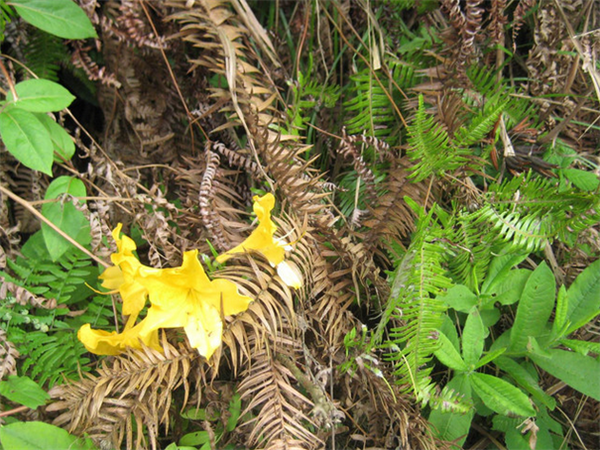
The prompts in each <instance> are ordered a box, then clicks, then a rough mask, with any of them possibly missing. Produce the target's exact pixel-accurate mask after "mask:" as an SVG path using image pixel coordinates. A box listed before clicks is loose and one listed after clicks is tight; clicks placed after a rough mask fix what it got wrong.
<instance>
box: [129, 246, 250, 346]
mask: <svg viewBox="0 0 600 450" xmlns="http://www.w3.org/2000/svg"><path fill="white" fill-rule="evenodd" d="M138 275H139V276H138V277H137V281H138V282H139V283H140V284H141V285H142V286H144V288H145V289H146V290H147V291H148V293H149V299H150V303H151V305H152V306H151V307H150V308H149V309H148V315H147V316H146V319H144V322H145V325H144V329H143V331H142V332H141V334H143V335H146V334H148V333H149V332H150V330H154V329H158V328H176V327H183V328H184V329H185V331H186V333H187V335H188V339H189V340H190V344H191V345H192V347H194V348H197V349H198V351H199V352H200V354H201V355H203V356H205V357H206V358H210V356H211V355H212V354H213V352H214V351H215V349H216V348H217V347H218V346H219V345H221V334H222V329H223V323H222V319H221V318H222V317H224V316H229V315H232V314H237V313H240V312H242V311H245V310H246V309H248V305H249V304H250V303H251V302H252V299H251V298H250V297H247V296H244V295H241V294H240V293H239V292H238V290H237V286H236V285H235V283H233V282H231V281H229V280H223V279H216V280H213V281H211V280H210V279H209V278H208V276H206V273H205V272H204V268H203V267H202V264H200V261H199V260H198V251H197V250H191V251H188V252H185V253H184V255H183V263H182V265H181V267H177V268H174V269H151V268H141V269H140V270H139V272H138Z"/></svg>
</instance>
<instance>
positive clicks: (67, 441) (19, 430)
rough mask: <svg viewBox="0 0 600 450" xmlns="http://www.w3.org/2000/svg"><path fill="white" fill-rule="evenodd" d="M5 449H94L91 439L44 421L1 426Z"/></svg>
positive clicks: (0, 435)
mask: <svg viewBox="0 0 600 450" xmlns="http://www.w3.org/2000/svg"><path fill="white" fill-rule="evenodd" d="M0 442H1V443H2V448H3V450H23V449H27V450H57V449H69V450H92V449H94V448H95V447H94V445H93V443H92V441H91V440H90V439H86V440H83V439H81V438H78V437H76V436H72V435H70V434H69V433H67V431H66V430H63V429H62V428H59V427H56V426H54V425H50V424H47V423H44V422H16V423H11V424H10V425H4V426H3V427H2V428H0Z"/></svg>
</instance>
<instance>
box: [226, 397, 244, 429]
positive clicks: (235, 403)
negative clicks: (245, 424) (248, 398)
mask: <svg viewBox="0 0 600 450" xmlns="http://www.w3.org/2000/svg"><path fill="white" fill-rule="evenodd" d="M241 411H242V396H241V395H240V394H234V395H233V397H232V398H231V401H230V402H229V414H230V416H229V418H228V419H227V426H226V427H225V429H226V430H227V431H229V432H232V431H233V430H235V427H236V426H237V423H238V419H239V418H240V413H241Z"/></svg>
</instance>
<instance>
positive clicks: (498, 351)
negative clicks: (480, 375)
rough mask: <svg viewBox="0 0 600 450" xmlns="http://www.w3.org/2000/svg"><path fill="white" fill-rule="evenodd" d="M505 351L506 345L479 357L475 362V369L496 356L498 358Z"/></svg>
mask: <svg viewBox="0 0 600 450" xmlns="http://www.w3.org/2000/svg"><path fill="white" fill-rule="evenodd" d="M505 351H506V347H502V348H497V349H495V350H492V351H490V352H488V353H487V354H486V355H485V356H484V357H483V358H481V359H480V360H479V361H478V362H477V364H475V369H479V368H480V367H483V366H485V365H486V364H489V363H491V362H492V361H494V360H495V359H496V358H498V357H499V356H500V355H502V354H503V353H504V352H505Z"/></svg>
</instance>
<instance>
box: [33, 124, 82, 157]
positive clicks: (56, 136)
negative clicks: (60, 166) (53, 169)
mask: <svg viewBox="0 0 600 450" xmlns="http://www.w3.org/2000/svg"><path fill="white" fill-rule="evenodd" d="M35 116H36V117H37V118H38V119H39V120H40V122H42V124H43V125H44V126H45V127H46V130H48V133H50V139H52V144H53V145H54V151H55V152H56V153H58V155H60V156H57V155H54V161H56V162H62V161H63V160H64V161H69V160H70V159H71V158H72V157H73V155H74V154H75V144H74V143H73V139H71V136H69V133H67V132H66V131H65V129H64V128H63V127H61V126H60V125H59V124H57V123H56V122H55V121H54V120H52V118H51V117H50V116H48V115H47V114H42V113H37V114H35Z"/></svg>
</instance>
